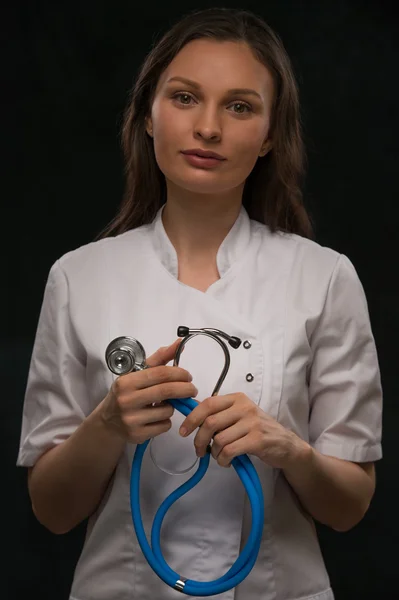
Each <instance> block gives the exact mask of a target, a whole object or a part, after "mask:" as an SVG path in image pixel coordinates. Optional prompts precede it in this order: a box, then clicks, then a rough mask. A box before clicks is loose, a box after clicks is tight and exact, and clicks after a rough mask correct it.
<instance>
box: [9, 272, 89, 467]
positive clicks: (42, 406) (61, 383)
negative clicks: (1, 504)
mask: <svg viewBox="0 0 399 600" xmlns="http://www.w3.org/2000/svg"><path fill="white" fill-rule="evenodd" d="M68 296H69V294H68V283H67V279H66V277H65V274H64V272H63V270H62V268H61V265H60V263H59V261H57V262H55V263H54V264H53V266H52V267H51V269H50V272H49V275H48V279H47V283H46V286H45V290H44V296H43V301H42V306H41V310H40V315H39V321H38V325H37V329H36V336H35V340H34V344H33V350H32V355H31V360H30V367H29V372H28V379H27V385H26V390H25V397H24V405H23V414H22V427H21V437H20V446H19V452H18V458H17V466H25V467H30V466H33V465H34V464H35V463H36V461H37V460H38V458H39V457H40V456H41V455H42V454H43V453H44V452H46V451H47V450H50V449H51V448H53V447H54V446H56V445H57V444H60V443H61V442H63V441H64V440H65V439H67V438H68V437H69V436H70V435H71V434H72V433H73V432H74V431H75V429H76V428H77V427H78V426H79V425H80V424H81V423H82V421H83V420H84V419H85V417H86V416H87V415H88V414H89V404H88V395H87V393H86V378H85V362H86V357H85V352H84V350H83V348H82V347H81V345H80V344H79V342H78V336H77V335H76V332H75V331H74V328H73V326H72V324H71V320H70V316H69V299H68Z"/></svg>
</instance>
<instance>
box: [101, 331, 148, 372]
mask: <svg viewBox="0 0 399 600" xmlns="http://www.w3.org/2000/svg"><path fill="white" fill-rule="evenodd" d="M105 358H106V361H107V367H108V369H109V370H110V371H111V372H112V373H114V375H124V374H125V373H131V372H132V371H142V370H143V369H147V365H146V356H145V350H144V348H143V346H142V345H141V344H140V342H139V341H138V340H136V339H135V338H132V337H128V336H121V337H117V338H115V339H114V340H112V342H111V343H110V344H108V346H107V349H106V351H105Z"/></svg>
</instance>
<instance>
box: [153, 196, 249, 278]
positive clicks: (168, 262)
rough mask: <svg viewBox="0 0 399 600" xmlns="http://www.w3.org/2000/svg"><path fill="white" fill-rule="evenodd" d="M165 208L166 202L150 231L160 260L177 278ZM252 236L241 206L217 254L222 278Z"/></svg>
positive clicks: (247, 217)
mask: <svg viewBox="0 0 399 600" xmlns="http://www.w3.org/2000/svg"><path fill="white" fill-rule="evenodd" d="M164 208H165V204H164V205H163V206H161V208H160V209H159V210H158V212H157V214H156V216H155V219H154V221H153V222H152V224H151V226H150V232H151V237H152V240H153V244H154V249H155V252H156V254H157V256H158V258H159V260H160V261H161V263H162V264H163V266H164V267H165V268H166V269H167V270H168V271H169V273H171V274H172V275H173V276H174V277H176V278H177V277H178V262H177V254H176V250H175V248H174V246H173V244H172V242H171V241H170V239H169V237H168V235H167V233H166V231H165V228H164V225H163V222H162V212H163V209H164ZM250 237H251V222H250V219H249V216H248V213H247V211H246V210H245V208H244V207H243V206H241V209H240V213H239V215H238V217H237V220H236V222H235V223H234V225H233V227H232V228H231V229H230V231H229V233H228V234H227V236H226V237H225V238H224V240H223V242H222V243H221V245H220V247H219V250H218V253H217V256H216V264H217V268H218V271H219V275H220V277H221V278H222V277H223V276H224V275H225V274H226V273H227V271H228V270H229V269H230V267H231V266H232V265H233V264H234V263H235V262H236V261H237V260H238V259H239V258H240V257H241V256H242V254H243V252H244V251H245V250H246V248H247V246H248V244H249V241H250Z"/></svg>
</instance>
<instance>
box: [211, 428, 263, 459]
mask: <svg viewBox="0 0 399 600" xmlns="http://www.w3.org/2000/svg"><path fill="white" fill-rule="evenodd" d="M257 449H258V443H257V441H256V440H255V438H254V436H253V435H251V434H250V433H248V434H247V435H245V436H244V437H242V438H241V439H239V440H236V441H235V442H232V443H231V444H227V446H224V448H223V450H222V451H221V452H220V453H219V456H218V458H217V462H218V464H219V465H220V466H221V467H228V466H230V464H231V461H232V460H233V459H234V458H235V457H236V456H241V455H242V454H254V455H256V453H257Z"/></svg>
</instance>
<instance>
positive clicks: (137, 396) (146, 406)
mask: <svg viewBox="0 0 399 600" xmlns="http://www.w3.org/2000/svg"><path fill="white" fill-rule="evenodd" d="M180 343H181V339H178V340H176V341H175V342H174V343H173V344H172V345H171V346H167V347H166V348H159V350H157V351H156V352H155V353H154V354H152V355H151V356H150V357H149V358H148V359H147V364H148V366H149V367H151V368H150V369H145V370H143V371H136V372H134V373H127V374H126V375H122V376H120V377H118V378H117V379H115V381H114V382H113V384H112V386H111V389H110V391H109V392H108V394H107V396H106V397H105V398H104V400H103V401H102V403H101V404H102V408H101V418H102V420H103V422H104V423H105V425H106V426H107V428H108V429H110V430H113V431H115V432H116V433H117V434H118V435H119V436H120V437H122V438H123V439H125V440H126V441H127V442H130V443H134V444H142V443H143V442H145V441H146V440H149V439H150V438H153V437H156V436H158V435H160V434H161V433H165V432H166V431H169V429H170V428H171V426H172V422H171V417H172V415H173V413H174V408H173V406H172V405H171V404H169V403H167V402H165V403H164V401H165V400H168V399H169V398H188V397H190V398H192V397H195V396H196V395H197V394H198V390H197V388H196V387H195V386H194V385H193V384H192V383H191V381H192V376H191V374H190V373H189V372H188V371H186V370H185V369H182V368H180V367H172V366H170V367H168V366H166V365H167V363H168V362H170V361H171V360H173V358H174V356H175V353H176V350H177V348H178V347H179V344H180ZM153 405H154V406H153Z"/></svg>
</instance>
